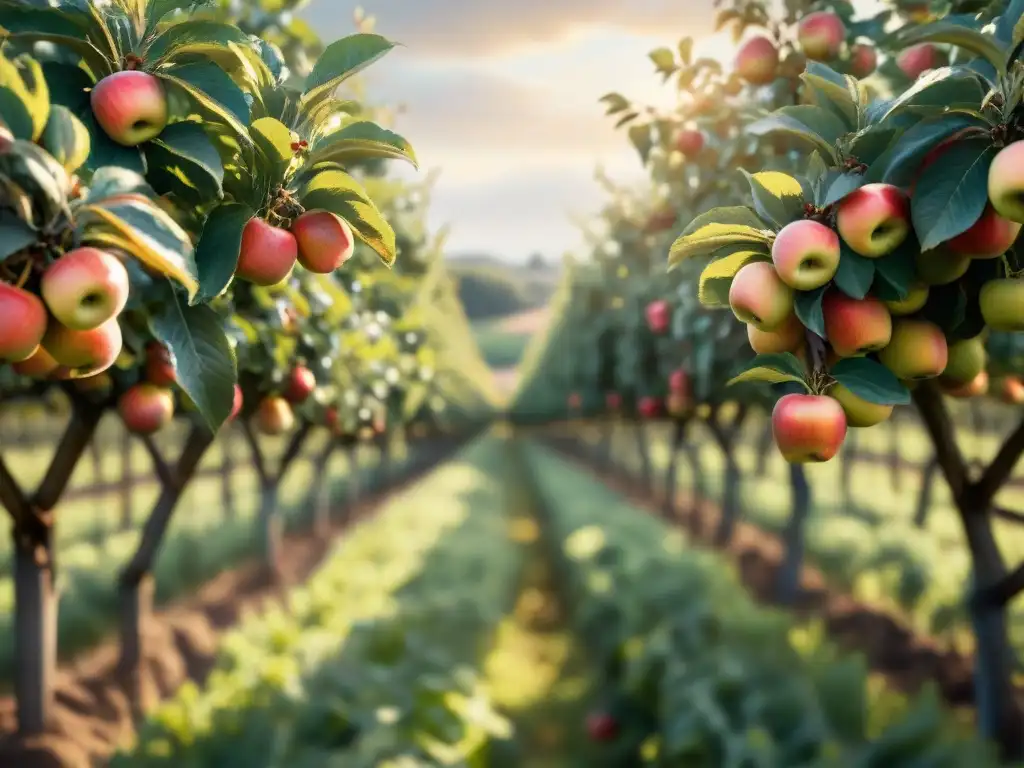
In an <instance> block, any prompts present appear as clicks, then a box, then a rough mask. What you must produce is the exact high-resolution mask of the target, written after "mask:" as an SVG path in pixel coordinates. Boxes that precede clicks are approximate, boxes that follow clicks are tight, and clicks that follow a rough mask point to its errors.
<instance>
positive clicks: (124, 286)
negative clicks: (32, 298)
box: [40, 248, 128, 331]
mask: <svg viewBox="0 0 1024 768" xmlns="http://www.w3.org/2000/svg"><path fill="white" fill-rule="evenodd" d="M40 288H41V293H42V295H43V301H45V302H46V306H47V307H49V309H50V312H51V313H52V314H53V316H54V317H55V318H57V320H58V322H60V323H61V324H63V325H66V326H67V327H68V328H72V329H74V330H76V331H88V330H90V329H92V328H95V327H96V326H98V325H101V324H103V323H105V322H106V321H107V320H109V319H110V318H112V317H117V316H118V315H119V314H121V311H122V310H123V309H124V305H125V304H126V303H127V302H128V270H126V269H125V268H124V264H122V263H121V260H120V259H118V258H117V257H116V256H114V255H113V254H112V253H109V252H107V251H101V250H100V249H99V248H76V249H75V250H73V251H68V252H67V253H65V254H64V255H63V256H62V257H61V258H59V259H57V260H56V261H55V262H53V263H52V264H51V265H50V266H49V267H48V268H47V269H46V272H44V273H43V279H42V281H41V285H40Z"/></svg>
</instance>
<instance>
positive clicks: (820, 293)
mask: <svg viewBox="0 0 1024 768" xmlns="http://www.w3.org/2000/svg"><path fill="white" fill-rule="evenodd" d="M827 290H828V283H826V284H825V285H823V286H821V287H820V288H815V289H814V290H813V291H796V292H795V293H794V294H793V309H794V310H795V312H796V316H797V317H798V318H799V319H800V322H801V323H803V324H804V327H805V328H807V329H808V330H811V331H814V332H815V333H816V334H818V335H819V336H821V338H823V339H827V338H828V336H827V335H825V312H824V310H822V307H821V303H822V301H823V300H824V298H825V291H827Z"/></svg>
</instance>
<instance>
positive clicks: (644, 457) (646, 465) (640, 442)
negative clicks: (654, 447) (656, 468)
mask: <svg viewBox="0 0 1024 768" xmlns="http://www.w3.org/2000/svg"><path fill="white" fill-rule="evenodd" d="M633 434H634V437H635V438H636V452H637V457H638V458H639V459H640V483H641V484H642V485H643V487H644V490H645V491H647V492H650V491H651V490H652V488H653V487H654V486H653V484H654V478H653V475H652V472H651V454H650V450H649V446H648V444H647V425H646V424H644V422H642V421H637V422H636V423H635V424H634V427H633Z"/></svg>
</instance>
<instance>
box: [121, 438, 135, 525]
mask: <svg viewBox="0 0 1024 768" xmlns="http://www.w3.org/2000/svg"><path fill="white" fill-rule="evenodd" d="M132 448H133V446H132V434H131V432H129V431H128V430H127V429H125V430H122V432H121V520H120V525H119V526H118V527H119V528H120V529H121V530H122V531H130V530H131V529H132V525H133V522H134V518H135V504H134V492H135V487H134V481H135V478H134V476H133V474H132V471H133V470H132V464H133V463H134V462H133V461H132Z"/></svg>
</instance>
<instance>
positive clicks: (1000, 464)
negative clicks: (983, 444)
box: [973, 419, 1024, 508]
mask: <svg viewBox="0 0 1024 768" xmlns="http://www.w3.org/2000/svg"><path fill="white" fill-rule="evenodd" d="M1022 454H1024V419H1022V420H1021V422H1020V423H1019V424H1018V425H1017V428H1016V429H1015V430H1014V431H1013V432H1012V433H1011V434H1010V436H1009V437H1007V438H1006V440H1005V442H1003V444H1002V446H1001V447H1000V448H999V452H998V453H997V454H996V457H995V458H994V459H993V460H992V463H991V464H989V465H988V468H987V469H986V470H985V471H984V473H983V474H982V476H981V477H980V478H979V479H978V481H977V482H976V483H974V487H973V493H974V494H976V497H975V498H976V503H977V504H978V506H979V507H982V508H984V507H987V506H989V505H990V504H991V503H992V499H993V498H995V495H996V494H997V493H998V492H999V489H1000V488H1002V487H1003V485H1004V484H1005V483H1006V481H1007V480H1009V479H1010V475H1011V474H1012V473H1013V469H1014V467H1016V466H1017V462H1018V461H1020V457H1021V455H1022Z"/></svg>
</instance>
